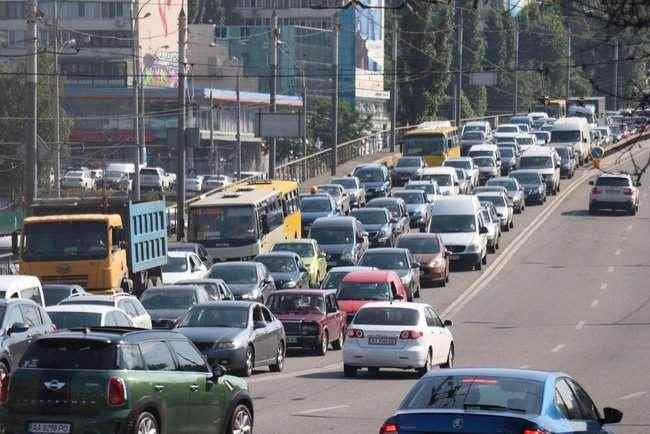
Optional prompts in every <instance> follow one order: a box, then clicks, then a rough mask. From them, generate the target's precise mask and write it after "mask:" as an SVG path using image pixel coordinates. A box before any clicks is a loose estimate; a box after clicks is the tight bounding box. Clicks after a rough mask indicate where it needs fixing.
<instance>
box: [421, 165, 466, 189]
mask: <svg viewBox="0 0 650 434" xmlns="http://www.w3.org/2000/svg"><path fill="white" fill-rule="evenodd" d="M418 179H419V180H422V181H436V183H437V184H438V191H439V192H440V194H441V195H443V196H455V195H457V194H459V193H460V180H459V179H458V173H456V169H455V168H453V167H442V166H437V167H425V168H423V169H422V170H420V175H418Z"/></svg>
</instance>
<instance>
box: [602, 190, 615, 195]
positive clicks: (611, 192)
mask: <svg viewBox="0 0 650 434" xmlns="http://www.w3.org/2000/svg"><path fill="white" fill-rule="evenodd" d="M605 193H607V194H618V190H605Z"/></svg>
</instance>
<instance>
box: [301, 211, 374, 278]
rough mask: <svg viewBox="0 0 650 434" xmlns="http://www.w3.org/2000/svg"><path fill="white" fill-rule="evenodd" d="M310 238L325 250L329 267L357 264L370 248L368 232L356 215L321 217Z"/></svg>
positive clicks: (317, 220) (313, 226) (310, 233)
mask: <svg viewBox="0 0 650 434" xmlns="http://www.w3.org/2000/svg"><path fill="white" fill-rule="evenodd" d="M309 238H313V239H315V240H316V241H318V245H319V246H320V248H321V250H322V251H323V252H325V257H326V259H327V267H328V268H329V267H337V266H344V265H357V264H358V263H359V260H360V259H361V257H362V256H363V254H364V253H365V251H366V250H367V249H368V233H367V232H366V231H365V230H364V228H363V225H362V224H361V222H360V221H359V220H357V219H356V218H354V217H321V218H318V219H316V220H315V221H314V223H313V224H312V225H311V228H310V230H309Z"/></svg>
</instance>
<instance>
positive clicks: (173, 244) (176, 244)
mask: <svg viewBox="0 0 650 434" xmlns="http://www.w3.org/2000/svg"><path fill="white" fill-rule="evenodd" d="M199 246H201V244H199V243H182V242H176V243H169V246H168V248H167V250H174V248H175V247H176V248H179V247H185V248H188V247H194V248H196V247H199Z"/></svg>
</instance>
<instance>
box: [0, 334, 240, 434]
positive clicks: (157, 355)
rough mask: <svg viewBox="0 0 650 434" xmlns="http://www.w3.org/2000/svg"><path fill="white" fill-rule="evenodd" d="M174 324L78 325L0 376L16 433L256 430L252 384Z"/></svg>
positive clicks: (10, 427) (0, 397) (220, 433)
mask: <svg viewBox="0 0 650 434" xmlns="http://www.w3.org/2000/svg"><path fill="white" fill-rule="evenodd" d="M224 372H225V369H224V368H223V367H222V366H220V365H215V366H214V367H213V368H212V369H211V368H210V367H208V365H207V364H206V362H205V360H204V359H203V357H201V354H200V353H199V352H198V350H197V349H196V347H194V345H192V343H191V342H190V341H189V340H188V339H187V338H186V337H185V336H183V335H181V334H179V333H176V332H172V331H156V330H141V329H129V328H108V327H103V328H88V329H71V330H69V331H65V332H62V333H56V334H52V335H50V336H46V337H42V338H40V339H38V340H36V341H34V343H32V344H31V345H30V347H29V348H28V349H27V351H26V353H25V355H24V357H23V358H22V360H21V362H20V366H19V367H18V368H17V369H16V370H15V371H14V372H13V373H12V374H11V376H9V377H7V376H5V377H3V379H2V381H0V392H2V393H0V401H1V403H2V404H4V405H5V407H6V409H7V414H8V416H7V425H6V432H7V433H11V434H22V433H27V434H42V433H50V434H84V433H95V434H104V433H105V434H115V433H124V434H130V433H133V434H138V433H147V434H159V433H177V432H193V433H200V432H204V433H207V432H212V433H215V434H229V433H233V432H252V429H253V403H252V399H251V397H250V395H249V394H248V388H247V385H246V383H245V382H244V381H243V380H241V379H239V378H237V377H231V376H228V375H225V374H224Z"/></svg>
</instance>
